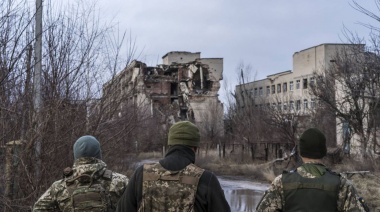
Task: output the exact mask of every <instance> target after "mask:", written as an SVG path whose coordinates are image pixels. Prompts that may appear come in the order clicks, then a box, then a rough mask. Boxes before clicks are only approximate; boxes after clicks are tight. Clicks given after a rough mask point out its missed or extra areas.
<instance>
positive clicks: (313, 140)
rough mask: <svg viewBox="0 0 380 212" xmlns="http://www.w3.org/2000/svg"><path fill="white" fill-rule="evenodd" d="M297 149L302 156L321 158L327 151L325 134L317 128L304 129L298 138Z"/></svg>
mask: <svg viewBox="0 0 380 212" xmlns="http://www.w3.org/2000/svg"><path fill="white" fill-rule="evenodd" d="M299 150H300V155H301V156H302V157H304V158H310V159H322V158H323V157H324V156H326V153H327V147H326V137H325V135H324V134H323V133H322V132H321V131H319V130H318V129H317V128H310V129H307V130H305V132H303V133H302V135H301V137H300V140H299Z"/></svg>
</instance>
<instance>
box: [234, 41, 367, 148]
mask: <svg viewBox="0 0 380 212" xmlns="http://www.w3.org/2000/svg"><path fill="white" fill-rule="evenodd" d="M348 45H352V44H321V45H318V46H313V47H310V48H307V49H304V50H301V51H299V52H295V53H294V54H293V70H288V71H284V72H279V73H276V74H272V75H268V76H267V78H265V79H262V80H257V81H253V82H249V83H246V84H242V85H237V86H236V94H237V105H238V107H246V106H253V107H270V109H275V110H277V111H282V112H284V113H293V114H296V115H299V116H303V117H307V116H310V114H311V113H312V112H313V111H315V109H316V108H317V105H319V104H317V101H316V98H315V97H313V95H312V94H311V92H310V90H309V88H310V86H311V85H313V84H314V83H315V82H316V79H315V75H314V74H313V73H314V72H315V71H322V70H326V69H328V68H329V67H330V66H331V65H333V62H334V61H333V60H332V58H333V57H334V56H335V55H336V53H337V52H338V51H341V50H343V49H344V48H345V47H347V46H348ZM360 46H361V47H362V48H363V50H364V45H360ZM335 95H337V94H335ZM304 120H305V118H304ZM329 120H332V122H330V123H329V126H324V127H326V128H329V130H332V132H334V135H333V136H332V137H329V138H328V139H329V140H333V142H331V141H330V145H331V144H332V145H333V146H334V145H336V144H338V145H339V144H342V142H343V141H342V140H343V136H342V132H343V130H342V127H344V126H343V125H342V124H341V123H340V122H339V120H338V119H336V118H335V117H332V118H331V119H329Z"/></svg>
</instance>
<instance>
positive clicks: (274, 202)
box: [256, 166, 365, 212]
mask: <svg viewBox="0 0 380 212" xmlns="http://www.w3.org/2000/svg"><path fill="white" fill-rule="evenodd" d="M297 172H298V173H299V174H300V175H301V176H302V177H306V178H315V177H317V176H315V175H313V174H311V173H309V172H307V171H306V170H305V168H304V167H303V166H300V167H298V168H297ZM281 179H282V175H279V176H277V177H276V178H275V179H274V180H273V182H272V184H271V185H270V187H269V189H268V190H267V191H266V192H265V194H264V196H263V198H262V199H261V201H260V202H259V204H258V206H257V208H256V211H257V212H273V211H282V210H283V208H284V205H285V202H284V193H283V186H282V180H281ZM340 180H341V185H340V188H339V194H338V204H337V205H338V208H337V211H359V212H361V211H363V212H365V209H364V208H363V206H362V205H361V203H360V201H359V197H358V195H357V193H356V190H355V188H354V186H353V184H352V183H351V181H349V180H348V179H347V178H346V177H345V176H343V175H341V177H340Z"/></svg>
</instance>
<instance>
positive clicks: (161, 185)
mask: <svg viewBox="0 0 380 212" xmlns="http://www.w3.org/2000/svg"><path fill="white" fill-rule="evenodd" d="M203 172H204V170H203V169H201V168H199V167H197V166H196V165H194V164H190V165H188V166H186V167H185V168H184V169H183V170H180V171H170V170H166V169H165V168H163V167H162V166H161V164H160V163H152V164H144V166H143V185H142V201H141V203H140V207H139V210H138V211H139V212H143V211H173V212H174V211H194V203H195V195H196V192H197V188H198V182H199V179H200V177H201V176H202V174H203Z"/></svg>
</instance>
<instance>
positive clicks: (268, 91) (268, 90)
mask: <svg viewBox="0 0 380 212" xmlns="http://www.w3.org/2000/svg"><path fill="white" fill-rule="evenodd" d="M269 94H270V86H269V85H268V86H267V96H268V95H269Z"/></svg>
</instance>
